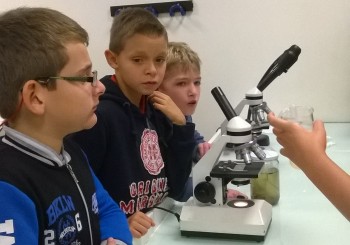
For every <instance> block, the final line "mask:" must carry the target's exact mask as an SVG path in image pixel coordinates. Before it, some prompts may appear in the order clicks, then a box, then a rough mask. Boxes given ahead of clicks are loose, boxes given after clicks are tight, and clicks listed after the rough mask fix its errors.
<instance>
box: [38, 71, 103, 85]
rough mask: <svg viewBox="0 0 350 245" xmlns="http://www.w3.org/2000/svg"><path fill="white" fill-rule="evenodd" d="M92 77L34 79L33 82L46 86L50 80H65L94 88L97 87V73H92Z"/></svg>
mask: <svg viewBox="0 0 350 245" xmlns="http://www.w3.org/2000/svg"><path fill="white" fill-rule="evenodd" d="M91 73H92V76H86V77H63V76H62V77H38V78H36V79H34V80H35V81H37V82H39V83H41V84H48V83H49V82H50V80H57V79H61V80H66V81H69V82H88V83H91V85H92V86H93V87H96V85H97V81H98V79H97V71H96V70H95V71H92V72H91Z"/></svg>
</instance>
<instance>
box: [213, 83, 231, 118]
mask: <svg viewBox="0 0 350 245" xmlns="http://www.w3.org/2000/svg"><path fill="white" fill-rule="evenodd" d="M211 94H212V95H213V96H214V99H215V100H216V102H217V103H218V105H219V106H220V108H221V110H222V112H223V113H224V115H225V117H226V119H227V121H230V120H231V119H232V118H234V117H236V116H237V113H236V112H235V110H234V109H233V108H232V106H231V104H230V102H229V101H228V100H227V98H226V96H225V94H224V92H223V91H222V90H221V88H220V87H215V88H213V89H212V90H211Z"/></svg>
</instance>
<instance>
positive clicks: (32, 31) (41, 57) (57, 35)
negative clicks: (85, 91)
mask: <svg viewBox="0 0 350 245" xmlns="http://www.w3.org/2000/svg"><path fill="white" fill-rule="evenodd" d="M88 41H89V40H88V34H87V32H86V31H85V30H84V29H83V28H82V27H81V26H80V25H79V24H78V23H77V22H75V21H74V20H72V19H71V18H69V17H68V16H66V15H64V14H62V13H60V12H58V11H56V10H52V9H47V8H28V7H23V8H17V9H14V10H10V11H7V12H5V13H3V14H1V15H0V54H1V59H0V115H1V117H3V118H5V119H6V118H9V117H10V116H11V115H12V114H13V113H14V111H15V110H16V107H17V103H18V93H19V92H20V90H21V88H22V87H23V85H24V83H25V82H26V81H28V80H31V79H35V78H37V77H46V76H47V77H48V76H57V75H58V72H60V71H61V70H62V68H63V67H64V66H65V64H66V63H67V61H68V57H67V54H66V50H65V47H64V45H65V44H66V43H68V42H81V43H85V44H86V45H88Z"/></svg>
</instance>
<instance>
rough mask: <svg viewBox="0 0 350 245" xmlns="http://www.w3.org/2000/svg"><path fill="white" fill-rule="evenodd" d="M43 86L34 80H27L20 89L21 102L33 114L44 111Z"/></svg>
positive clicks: (40, 113) (39, 113)
mask: <svg viewBox="0 0 350 245" xmlns="http://www.w3.org/2000/svg"><path fill="white" fill-rule="evenodd" d="M43 89H44V87H43V86H41V85H40V84H39V83H38V82H36V81H34V80H29V81H27V82H26V83H25V84H24V86H23V89H22V97H23V104H24V105H25V107H26V108H27V110H29V111H31V112H32V113H33V114H37V115H42V114H43V113H44V111H45V103H44V94H43Z"/></svg>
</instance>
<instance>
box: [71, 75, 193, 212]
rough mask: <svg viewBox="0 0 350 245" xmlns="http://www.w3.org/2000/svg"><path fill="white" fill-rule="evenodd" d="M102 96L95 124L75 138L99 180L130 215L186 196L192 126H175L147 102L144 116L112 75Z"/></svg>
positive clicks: (102, 80) (106, 81)
mask: <svg viewBox="0 0 350 245" xmlns="http://www.w3.org/2000/svg"><path fill="white" fill-rule="evenodd" d="M101 82H102V83H103V84H104V85H105V86H106V91H105V93H104V94H103V95H102V96H101V97H100V103H99V105H98V108H97V111H96V115H97V117H98V120H97V124H96V125H95V126H94V127H93V128H92V129H89V130H84V131H81V132H79V133H77V134H75V135H73V138H74V140H76V141H77V142H78V143H79V144H80V145H81V147H82V148H83V149H84V151H85V152H86V154H87V156H88V158H89V160H90V163H91V166H92V168H93V170H94V171H95V174H96V176H97V177H98V178H99V179H100V181H101V183H102V184H103V186H104V187H105V189H106V190H107V191H108V192H109V194H110V195H111V196H112V198H113V199H114V200H115V201H116V202H117V203H118V204H119V206H120V208H121V209H122V210H123V211H124V212H125V213H126V215H127V216H130V215H132V214H134V213H135V212H136V211H138V210H140V211H147V210H148V209H149V208H152V207H153V206H155V205H157V204H159V203H161V202H162V200H163V199H164V198H165V197H166V196H168V195H169V196H171V197H174V198H175V199H176V198H177V197H178V196H179V195H181V194H182V193H183V192H184V187H185V183H186V181H187V179H188V176H189V174H190V172H191V169H192V153H193V150H194V146H195V140H194V137H193V135H194V124H193V123H187V124H186V125H183V126H179V125H173V124H172V123H171V122H170V121H169V120H168V118H166V116H165V115H164V114H163V113H161V112H160V111H158V110H156V109H155V108H154V107H153V106H152V105H151V104H150V103H147V102H146V105H145V112H141V111H140V108H139V107H137V106H135V105H133V104H132V103H131V102H130V101H129V100H128V99H127V98H126V97H125V96H124V94H123V93H122V91H121V90H120V88H119V87H118V85H117V83H116V82H115V81H113V80H112V76H106V77H104V78H103V79H101Z"/></svg>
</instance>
